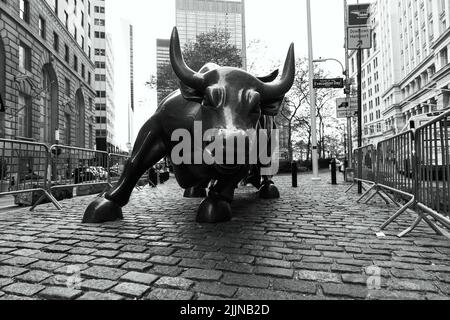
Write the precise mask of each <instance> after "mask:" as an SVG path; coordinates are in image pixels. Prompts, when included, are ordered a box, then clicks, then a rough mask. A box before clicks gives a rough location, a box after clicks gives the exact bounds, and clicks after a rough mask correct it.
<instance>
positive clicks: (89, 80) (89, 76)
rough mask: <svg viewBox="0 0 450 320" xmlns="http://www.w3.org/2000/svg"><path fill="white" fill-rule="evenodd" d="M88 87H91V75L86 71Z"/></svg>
mask: <svg viewBox="0 0 450 320" xmlns="http://www.w3.org/2000/svg"><path fill="white" fill-rule="evenodd" d="M87 81H88V85H91V73H90V72H89V71H88V80H87Z"/></svg>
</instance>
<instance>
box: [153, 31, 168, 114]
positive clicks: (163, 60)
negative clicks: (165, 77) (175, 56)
mask: <svg viewBox="0 0 450 320" xmlns="http://www.w3.org/2000/svg"><path fill="white" fill-rule="evenodd" d="M168 65H170V40H169V39H156V70H157V77H159V76H161V73H162V72H164V70H167V69H166V68H167V66H168ZM169 91H171V89H166V88H160V87H159V85H158V84H157V88H156V92H157V95H158V105H159V104H160V103H161V101H162V100H163V99H164V98H165V97H166V96H167V95H168V94H169V93H170V92H169Z"/></svg>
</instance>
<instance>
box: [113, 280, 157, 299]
mask: <svg viewBox="0 0 450 320" xmlns="http://www.w3.org/2000/svg"><path fill="white" fill-rule="evenodd" d="M149 290H150V286H146V285H142V284H138V283H132V282H121V283H119V284H118V285H117V286H115V287H114V288H113V289H112V291H114V292H115V293H118V294H120V295H123V296H127V297H132V298H139V297H142V296H143V295H144V294H145V293H146V292H147V291H149Z"/></svg>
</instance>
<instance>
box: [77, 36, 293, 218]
mask: <svg viewBox="0 0 450 320" xmlns="http://www.w3.org/2000/svg"><path fill="white" fill-rule="evenodd" d="M170 61H171V64H172V68H173V70H174V72H175V74H176V76H177V77H178V78H179V80H180V90H177V91H176V92H174V93H172V94H171V95H169V96H168V97H167V98H166V99H165V100H164V101H162V103H161V104H160V106H159V108H158V110H157V111H156V113H155V114H154V115H153V116H152V117H151V119H150V120H149V121H148V122H147V123H146V124H145V125H144V126H143V127H142V129H141V131H140V132H139V135H138V137H137V140H136V143H135V145H134V149H133V152H132V155H131V159H130V160H129V161H128V162H127V164H126V165H125V168H124V172H123V174H122V176H121V178H120V180H119V182H118V184H117V185H116V186H115V187H114V188H113V189H112V190H110V191H109V192H107V193H106V194H104V195H102V196H101V197H99V198H97V200H95V201H94V202H93V203H91V204H90V205H89V207H88V208H87V209H86V212H85V215H84V218H83V222H84V223H102V222H107V221H115V220H118V219H123V215H122V207H124V206H125V205H126V204H127V203H128V201H129V199H130V195H131V193H132V191H133V189H134V187H135V185H136V183H137V182H138V181H139V179H140V177H141V176H142V175H143V174H144V173H145V172H146V171H147V170H148V169H149V168H151V167H152V166H154V165H155V164H156V163H157V162H158V161H160V160H161V159H163V158H164V157H170V158H172V162H173V168H174V173H175V176H176V179H177V182H178V183H179V185H180V186H181V187H182V188H184V189H186V192H185V197H206V199H205V200H204V201H203V202H202V204H201V205H200V208H199V209H198V213H197V222H199V223H219V222H226V221H229V220H230V219H231V217H232V212H231V206H230V204H231V202H232V201H233V198H234V192H235V189H236V188H237V187H238V184H239V183H240V182H241V181H243V180H244V179H247V180H246V181H247V182H250V183H252V184H253V185H254V186H255V187H257V188H258V189H259V196H260V197H261V198H264V199H275V198H279V197H280V194H279V192H278V189H277V188H276V186H275V185H274V183H273V182H272V181H271V176H270V175H269V174H267V173H266V174H262V170H263V167H264V166H266V167H267V163H265V164H264V165H263V164H261V162H260V161H259V160H258V161H257V162H256V163H255V162H251V163H250V161H249V158H250V156H249V155H250V153H251V151H250V149H252V150H255V148H256V150H257V151H256V152H257V153H258V152H260V149H264V150H267V148H261V144H262V143H263V144H266V145H272V144H273V141H271V139H270V138H268V139H265V141H263V142H262V141H261V139H260V137H259V136H257V139H256V140H257V141H256V143H255V139H254V138H255V136H256V135H255V136H253V138H249V136H245V140H244V142H245V143H244V144H243V145H242V147H241V149H245V151H244V152H243V154H244V157H243V158H244V160H245V161H244V162H239V163H235V162H234V163H231V164H230V163H229V162H228V161H216V160H217V159H216V158H217V156H218V154H217V153H220V152H218V151H217V150H218V149H214V150H213V151H211V148H210V145H211V144H213V143H214V142H215V146H216V147H218V146H220V145H222V144H225V145H227V146H228V144H227V143H228V142H229V141H233V143H232V145H234V141H236V140H237V138H239V137H240V136H243V135H245V134H246V133H247V132H250V131H251V130H260V131H265V132H267V133H270V132H271V131H273V129H275V124H274V120H273V119H274V116H276V115H277V114H278V113H279V111H280V108H281V105H282V102H283V99H284V96H285V94H286V93H287V92H288V91H289V90H290V89H291V87H292V85H293V83H294V76H295V57H294V45H293V44H291V46H290V48H289V53H288V55H287V59H286V62H285V65H284V70H283V74H282V76H281V78H280V79H279V80H275V79H276V78H277V76H278V71H275V72H274V73H272V74H271V75H269V76H267V77H264V78H257V77H254V76H252V75H250V74H248V73H247V72H245V71H243V70H240V69H237V68H230V67H220V66H217V65H215V64H207V65H205V66H204V67H203V68H202V69H201V70H200V71H199V72H195V71H193V70H191V69H190V68H189V67H188V66H187V65H186V63H185V61H184V59H183V56H182V53H181V48H180V41H179V36H178V31H177V29H176V28H174V30H173V32H172V36H171V41H170ZM208 132H209V133H211V132H214V133H220V137H221V138H217V136H215V135H214V134H210V135H211V136H212V137H214V138H211V139H210V140H208V139H207V140H205V141H203V140H202V141H200V142H198V141H197V140H198V139H197V140H196V139H195V135H196V134H198V133H200V136H202V135H208ZM183 133H189V134H190V136H191V137H194V139H190V138H191V137H187V138H186V139H187V140H188V141H189V142H192V141H191V140H195V141H194V142H193V143H192V144H193V146H190V148H180V141H179V140H180V138H181V137H182V136H183ZM262 136H263V137H264V136H265V137H269V134H266V135H262ZM174 137H175V139H174ZM184 142H186V141H184ZM255 145H256V147H255ZM175 149H176V150H175ZM241 149H237V148H236V149H235V150H233V151H230V150H228V148H226V150H225V151H224V156H225V157H226V158H227V159H230V158H231V159H232V160H236V157H237V155H236V154H237V153H240V152H241V151H242V150H241ZM271 151H273V148H272V146H270V150H269V152H271ZM226 153H228V154H226ZM230 153H231V155H230ZM174 154H175V155H178V158H180V159H181V160H182V161H180V159H175V160H174ZM266 154H267V153H266ZM208 157H209V158H210V159H209V161H208V159H207V158H208ZM211 159H212V160H213V161H211ZM192 160H193V161H192ZM199 160H200V162H199ZM211 181H213V183H211ZM208 185H210V190H209V193H208V195H206V191H205V189H206V188H207V187H208Z"/></svg>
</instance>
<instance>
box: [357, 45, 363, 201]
mask: <svg viewBox="0 0 450 320" xmlns="http://www.w3.org/2000/svg"><path fill="white" fill-rule="evenodd" d="M357 60H358V148H359V149H358V178H360V179H361V178H362V160H363V159H362V152H361V149H360V148H361V147H362V76H361V72H362V49H358V58H357ZM358 194H362V183H361V182H360V181H359V182H358Z"/></svg>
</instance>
